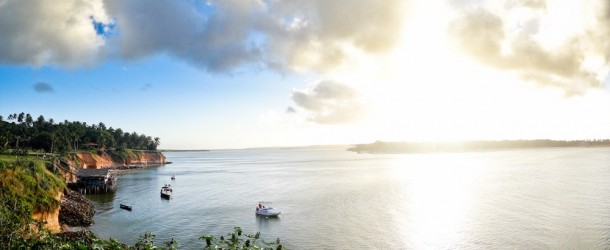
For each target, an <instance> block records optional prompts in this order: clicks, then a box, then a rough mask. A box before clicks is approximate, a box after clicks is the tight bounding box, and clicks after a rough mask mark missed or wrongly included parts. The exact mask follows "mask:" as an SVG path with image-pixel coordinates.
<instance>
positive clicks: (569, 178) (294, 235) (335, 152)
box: [91, 148, 610, 249]
mask: <svg viewBox="0 0 610 250" xmlns="http://www.w3.org/2000/svg"><path fill="white" fill-rule="evenodd" d="M165 155H166V156H167V158H168V161H172V162H173V164H169V165H166V166H162V167H157V168H151V169H145V170H134V171H129V172H124V173H121V174H120V175H119V178H120V179H119V184H118V190H117V192H116V194H114V195H112V196H96V197H93V198H94V199H96V207H97V208H96V209H97V214H96V216H95V217H94V220H95V225H93V226H92V227H91V230H92V231H94V232H95V233H96V234H98V235H99V236H101V237H103V238H109V237H113V238H116V239H119V240H121V241H125V242H129V243H133V242H134V241H135V240H136V239H137V237H138V235H140V234H143V233H144V232H147V231H151V232H154V233H155V234H156V235H157V237H158V238H157V242H160V241H162V240H168V239H171V238H174V239H177V240H178V241H179V242H180V244H181V248H182V249H195V248H201V247H202V246H203V243H202V242H201V241H199V240H198V238H199V237H200V236H201V235H203V234H213V235H215V236H219V235H221V234H225V233H228V232H230V231H232V228H233V226H241V227H242V228H243V229H244V231H246V232H252V233H254V232H256V231H260V232H261V233H262V236H263V237H264V238H266V239H268V240H274V239H275V238H277V237H279V238H281V240H282V242H283V243H284V244H285V245H286V246H288V247H290V248H292V249H454V248H461V249H490V248H509V249H515V248H518V249H548V248H552V249H603V248H606V249H607V248H610V148H561V149H528V150H507V151H494V152H475V153H449V154H407V155H368V154H356V153H351V152H346V151H344V150H343V148H339V149H328V148H327V149H303V148H301V149H257V150H227V151H210V152H166V153H165ZM172 173H174V174H175V175H176V180H175V181H172V180H170V176H171V174H172ZM164 183H171V185H172V186H173V187H174V196H173V198H172V199H171V200H169V201H167V200H162V199H161V198H160V196H159V190H160V187H161V186H162V185H163V184H164ZM259 200H264V201H273V206H274V207H275V208H277V209H279V210H281V211H282V215H281V216H280V217H279V218H278V219H271V218H268V219H266V218H257V217H256V216H255V215H254V208H255V205H256V203H257V202H258V201H259ZM119 203H125V204H129V205H132V206H133V211H132V212H128V211H125V210H121V209H119Z"/></svg>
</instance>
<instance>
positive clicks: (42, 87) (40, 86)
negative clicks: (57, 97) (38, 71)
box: [34, 82, 55, 93]
mask: <svg viewBox="0 0 610 250" xmlns="http://www.w3.org/2000/svg"><path fill="white" fill-rule="evenodd" d="M34 90H35V91H36V92H38V93H45V92H54V91H55V90H54V89H53V86H51V84H48V83H46V82H37V83H36V84H34Z"/></svg>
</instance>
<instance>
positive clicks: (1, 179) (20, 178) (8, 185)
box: [0, 156, 64, 249]
mask: <svg viewBox="0 0 610 250" xmlns="http://www.w3.org/2000/svg"><path fill="white" fill-rule="evenodd" d="M51 165H52V164H51ZM49 166H50V165H49V162H48V161H43V160H39V159H36V158H35V157H16V158H15V157H7V156H1V157H0V201H1V203H0V249H13V248H22V249H29V248H30V247H25V246H36V245H37V244H41V243H40V242H38V241H35V239H38V237H34V236H33V235H36V233H38V232H36V231H35V230H34V228H41V226H42V225H41V222H40V221H35V220H33V219H32V214H33V213H34V212H48V211H51V210H54V209H56V208H57V207H58V206H59V201H58V200H56V199H55V198H56V196H57V195H58V194H59V192H61V191H62V190H63V189H64V183H63V181H62V180H61V178H60V177H59V176H57V175H55V174H54V173H52V172H51V171H49V169H48V168H49ZM33 226H34V227H33Z"/></svg>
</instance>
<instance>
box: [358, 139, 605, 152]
mask: <svg viewBox="0 0 610 250" xmlns="http://www.w3.org/2000/svg"><path fill="white" fill-rule="evenodd" d="M553 147H610V139H603V140H574V141H558V140H504V141H462V142H382V141H376V142H374V143H369V144H356V145H354V146H352V147H351V148H348V149H347V151H351V152H356V153H359V154H361V153H367V154H408V153H436V152H439V153H442V152H472V151H487V150H501V149H521V148H553Z"/></svg>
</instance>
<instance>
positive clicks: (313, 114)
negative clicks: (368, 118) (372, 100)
mask: <svg viewBox="0 0 610 250" xmlns="http://www.w3.org/2000/svg"><path fill="white" fill-rule="evenodd" d="M292 100H293V101H294V102H295V103H296V104H297V105H298V106H299V107H301V108H303V109H305V110H307V111H309V112H310V117H309V119H310V120H311V121H313V122H316V123H322V124H341V123H350V122H354V121H357V120H359V119H360V118H362V116H363V115H364V113H365V106H364V104H363V103H362V102H361V100H360V95H359V94H358V93H357V92H356V91H355V90H354V89H352V88H351V87H349V86H348V85H345V84H341V83H337V82H334V81H321V82H319V83H317V84H315V85H314V86H312V87H311V88H309V89H305V90H294V91H293V92H292Z"/></svg>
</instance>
